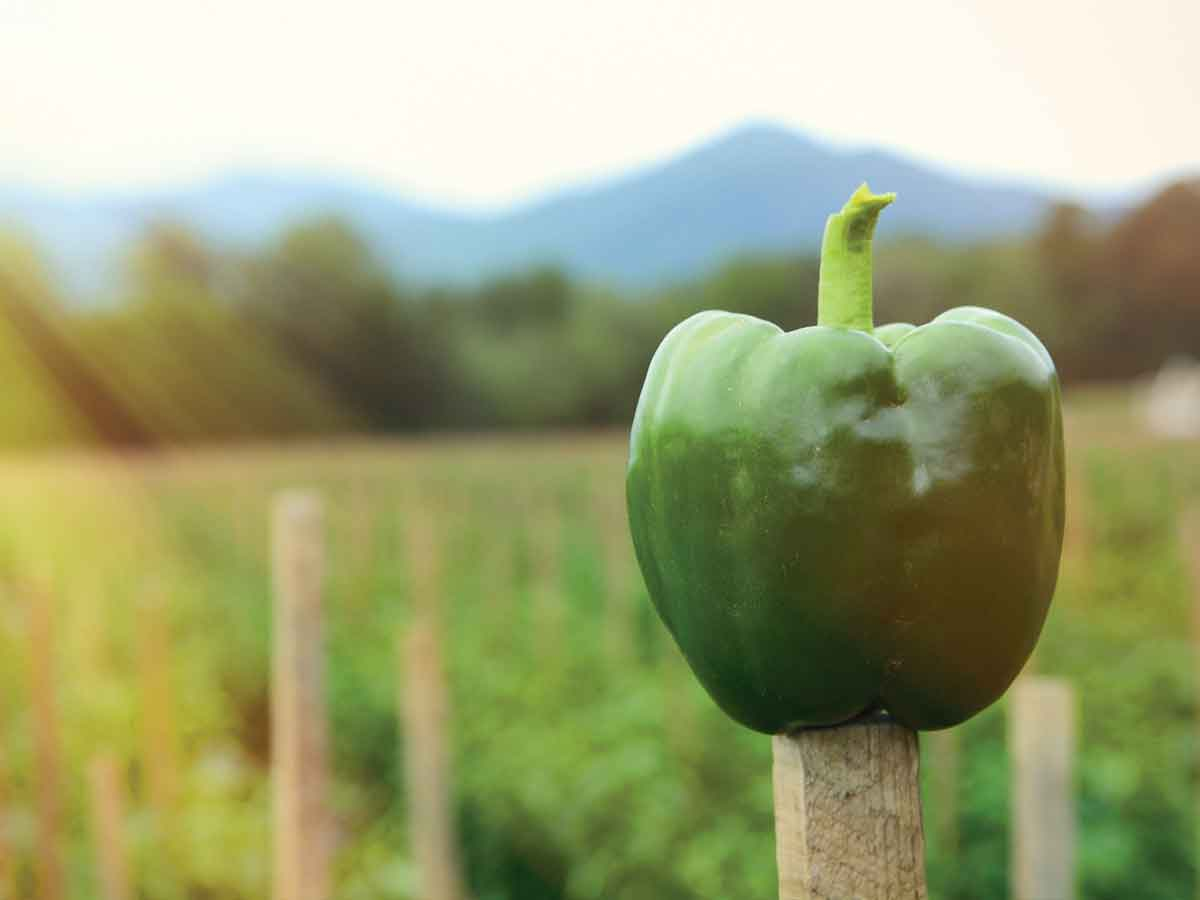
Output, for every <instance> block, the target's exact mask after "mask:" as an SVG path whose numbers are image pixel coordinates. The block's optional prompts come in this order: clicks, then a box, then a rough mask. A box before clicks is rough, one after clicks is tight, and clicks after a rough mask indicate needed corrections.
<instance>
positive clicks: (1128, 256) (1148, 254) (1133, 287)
mask: <svg viewBox="0 0 1200 900" xmlns="http://www.w3.org/2000/svg"><path fill="white" fill-rule="evenodd" d="M1102 259H1103V272H1104V277H1105V278H1106V280H1107V281H1108V283H1109V284H1110V285H1111V286H1112V289H1113V290H1114V292H1115V293H1116V295H1117V298H1118V301H1119V303H1120V308H1121V313H1122V322H1121V327H1120V329H1119V333H1117V334H1114V335H1113V340H1112V341H1111V342H1110V350H1111V351H1112V352H1113V353H1114V354H1115V353H1119V354H1120V358H1121V360H1122V363H1123V365H1122V371H1121V373H1120V374H1136V373H1137V372H1144V371H1147V370H1150V369H1154V368H1157V367H1158V366H1159V365H1160V364H1161V363H1162V362H1163V361H1165V360H1166V359H1167V358H1168V357H1169V356H1171V355H1173V354H1180V353H1188V354H1192V355H1200V178H1195V179H1191V180H1186V181H1179V182H1176V183H1174V184H1171V185H1169V186H1167V187H1166V188H1164V189H1163V190H1162V191H1160V192H1159V193H1158V194H1156V195H1155V196H1153V197H1151V198H1150V200H1148V201H1147V202H1146V203H1145V204H1143V205H1142V206H1140V207H1138V208H1137V209H1134V210H1133V211H1132V212H1130V213H1129V214H1128V215H1126V216H1125V217H1124V218H1123V219H1121V221H1120V222H1118V223H1117V225H1116V227H1115V228H1113V230H1112V232H1111V234H1110V235H1109V236H1108V238H1107V240H1105V242H1104V245H1103V249H1102Z"/></svg>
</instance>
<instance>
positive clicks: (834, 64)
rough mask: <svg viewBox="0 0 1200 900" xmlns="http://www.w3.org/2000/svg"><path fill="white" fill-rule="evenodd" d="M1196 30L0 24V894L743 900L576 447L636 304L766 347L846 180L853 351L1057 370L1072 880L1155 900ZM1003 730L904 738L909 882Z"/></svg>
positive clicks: (593, 442)
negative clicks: (974, 308) (864, 202)
mask: <svg viewBox="0 0 1200 900" xmlns="http://www.w3.org/2000/svg"><path fill="white" fill-rule="evenodd" d="M1197 33H1200V6H1197V5H1196V4H1195V3H1193V2H1186V0H1145V2H1142V3H1139V4H1135V5H1114V4H1101V3H1095V2H1086V0H1068V2H1064V3H1057V4H1044V3H1039V4H1034V3H1027V2H1014V3H1006V4H1003V5H1001V4H990V3H963V2H950V0H946V2H942V0H917V2H913V3H907V4H899V5H898V4H882V3H881V4H878V5H876V4H871V3H860V4H855V5H851V4H844V5H833V4H830V5H826V6H818V7H812V6H810V5H800V4H794V5H793V4H780V3H766V2H745V3H739V4H737V5H736V6H735V5H734V4H724V3H695V2H689V3H683V2H663V3H657V4H654V5H652V6H650V5H647V4H641V3H635V2H627V0H617V2H611V3H607V4H600V5H596V4H590V5H584V4H577V3H573V2H567V3H562V2H560V3H535V2H514V3H507V4H502V5H484V4H474V3H464V2H444V3H440V4H427V3H407V2H404V3H395V4H388V5H383V4H372V3H365V2H355V0H347V2H343V3H339V4H336V5H329V4H319V3H300V2H294V3H277V2H267V0H262V2H239V3H234V2H226V0H215V2H212V3H207V4H189V5H184V4H171V3H149V2H141V0H110V2H108V3H105V4H90V3H85V2H82V0H0V125H2V135H3V137H2V138H0V373H2V375H0V383H2V384H3V394H2V396H3V401H2V402H0V592H2V599H0V648H2V649H0V683H3V684H4V686H5V689H4V690H3V692H0V735H3V738H2V740H0V896H5V897H8V896H11V897H19V898H26V897H30V898H42V900H59V898H67V897H70V898H77V897H78V898H93V897H94V898H101V900H125V898H132V897H139V898H163V900H175V898H206V900H207V898H211V900H217V898H222V900H224V898H230V900H233V898H260V897H267V896H270V895H272V891H274V896H275V897H287V898H288V900H292V898H310V897H311V898H314V900H315V898H319V897H338V898H367V897H371V898H423V900H459V898H463V897H467V896H470V897H475V898H479V900H492V898H494V900H503V898H521V900H568V898H569V900H582V898H631V900H641V898H645V900H668V898H694V897H706V898H707V897H732V896H737V897H744V898H764V900H765V898H770V897H774V896H775V890H776V885H775V877H776V875H775V862H774V855H773V854H774V845H773V840H772V814H771V788H770V749H769V741H768V740H767V739H765V738H763V737H762V736H759V735H755V734H751V733H749V732H745V731H743V730H740V729H739V728H738V727H736V726H734V725H733V724H732V723H730V722H728V721H726V720H725V719H724V718H723V717H722V715H721V714H720V713H718V712H717V711H716V709H715V708H714V707H713V705H712V703H711V702H710V701H709V700H708V699H707V698H706V696H704V694H703V693H702V691H701V690H700V689H699V687H698V686H697V685H696V684H695V683H694V680H693V678H692V677H691V675H690V673H689V672H688V671H687V669H686V666H685V664H684V663H683V662H682V660H681V658H680V657H679V655H678V653H677V651H676V650H675V648H674V646H673V644H672V643H671V642H670V640H669V638H668V636H667V634H666V632H665V630H664V629H663V627H662V626H661V625H660V623H659V622H658V620H657V619H656V618H655V617H654V615H653V613H652V611H651V609H650V606H649V603H648V601H647V598H646V596H645V591H644V588H643V586H642V583H641V579H640V576H639V575H638V573H637V570H636V566H635V564H634V562H633V559H632V551H631V548H630V546H629V541H628V536H627V528H626V524H625V519H624V500H623V465H624V454H625V447H626V438H627V428H628V424H629V421H630V418H631V416H632V411H633V408H634V405H635V403H636V400H637V395H638V391H639V388H640V385H641V380H642V377H643V375H644V373H645V370H646V366H647V363H648V361H649V359H650V356H651V354H652V353H653V351H654V349H655V347H656V346H657V344H658V341H659V340H660V339H661V338H662V336H663V335H664V334H665V333H666V331H667V330H668V329H669V328H670V327H671V326H672V325H673V324H674V323H676V322H677V321H679V320H680V319H682V318H684V317H685V316H687V315H689V314H690V313H692V312H695V311H697V310H700V309H705V308H722V309H728V310H736V311H741V312H746V313H751V314H754V315H757V316H761V317H764V318H767V319H770V320H772V321H775V322H776V323H778V324H779V325H781V326H782V327H784V328H787V329H791V328H797V327H801V326H804V325H808V324H812V323H814V322H815V320H816V289H817V266H818V259H817V251H818V245H819V241H820V237H821V233H822V227H823V223H824V219H825V216H826V215H827V214H829V213H830V212H832V211H834V210H836V209H838V208H840V206H841V205H842V203H843V202H844V201H845V199H846V198H847V197H848V196H849V194H850V193H851V191H853V189H854V188H855V187H856V186H857V185H858V184H859V183H861V182H862V181H864V180H869V181H870V183H871V186H872V188H873V189H875V190H877V191H896V192H897V193H898V195H899V198H898V200H897V202H896V203H895V204H894V205H893V206H892V207H891V208H889V209H888V211H887V212H886V213H885V214H884V216H883V219H882V222H881V225H880V228H879V231H878V234H877V244H876V260H877V263H876V276H875V286H876V287H875V291H876V321H877V322H879V323H882V322H887V321H912V322H918V323H919V322H923V321H926V320H927V319H929V318H931V317H933V316H935V315H936V314H938V313H939V312H941V311H942V310H944V309H947V308H949V307H952V306H959V305H967V304H976V305H981V306H987V307H992V308H995V309H998V310H1001V311H1004V312H1006V313H1009V314H1010V315H1013V316H1015V317H1017V318H1018V319H1020V320H1021V321H1022V322H1024V323H1025V324H1026V325H1028V326H1029V327H1030V328H1032V329H1033V330H1034V331H1035V332H1036V333H1037V334H1038V335H1039V336H1040V337H1041V338H1042V339H1043V341H1044V342H1045V344H1046V345H1047V347H1048V348H1049V349H1050V351H1051V353H1052V355H1053V356H1054V358H1055V360H1056V362H1057V364H1058V366H1059V370H1060V373H1061V375H1062V377H1063V379H1064V383H1065V386H1066V409H1067V441H1068V458H1067V462H1068V476H1069V477H1068V507H1069V511H1068V535H1067V543H1066V549H1065V554H1064V560H1063V567H1062V572H1061V577H1060V583H1059V590H1058V594H1057V597H1056V600H1055V603H1054V606H1053V610H1052V613H1051V616H1050V620H1049V622H1048V624H1047V627H1046V631H1045V633H1044V636H1043V639H1042V643H1041V645H1040V646H1039V649H1038V652H1037V655H1036V657H1035V659H1034V661H1033V662H1032V663H1031V669H1032V670H1034V671H1036V672H1037V673H1038V674H1040V675H1046V676H1053V677H1056V678H1061V679H1064V680H1065V682H1066V683H1067V684H1068V685H1069V686H1070V687H1071V688H1072V690H1073V691H1074V694H1073V696H1074V697H1075V698H1076V701H1075V702H1076V706H1075V716H1076V719H1077V726H1076V735H1075V749H1074V752H1073V756H1072V766H1073V768H1072V770H1071V771H1072V774H1071V776H1070V778H1069V783H1070V785H1071V787H1072V791H1073V795H1072V796H1073V803H1074V810H1075V820H1076V823H1077V839H1076V840H1075V843H1074V846H1075V850H1074V857H1073V859H1074V862H1073V864H1072V865H1073V868H1074V871H1075V873H1076V879H1077V884H1078V896H1080V897H1084V898H1114V900H1115V898H1122V900H1128V898H1131V897H1136V898H1139V900H1157V898H1162V900H1178V898H1182V897H1187V896H1191V895H1193V894H1194V893H1195V892H1196V891H1197V890H1200V883H1198V881H1197V877H1196V871H1197V866H1196V863H1197V860H1198V859H1200V830H1198V828H1197V822H1198V819H1197V811H1198V810H1200V764H1198V754H1200V730H1198V724H1197V723H1198V722H1200V719H1198V716H1200V708H1198V704H1197V697H1198V688H1200V667H1198V664H1197V652H1198V648H1197V646H1196V639H1195V635H1196V634H1200V628H1197V626H1196V625H1195V624H1194V623H1195V622H1196V621H1197V610H1200V514H1196V513H1194V512H1191V511H1193V510H1196V509H1198V508H1200V369H1198V368H1197V363H1196V362H1195V358H1196V357H1197V356H1200V117H1198V116H1197V115H1196V113H1197V112H1198V109H1197V89H1198V87H1200V56H1197V54H1196V53H1195V52H1194V46H1192V45H1193V44H1194V40H1193V39H1194V36H1195V35H1196V34H1197ZM294 488H301V489H305V490H306V491H307V492H308V493H306V494H303V495H296V494H294V493H292V494H281V492H285V491H288V490H289V489H294ZM1188 522H1193V523H1194V525H1193V527H1191V528H1190V529H1189V526H1188ZM318 600H319V602H318ZM273 659H274V661H275V663H274V666H275V667H274V671H273V662H272V661H273ZM280 659H285V660H290V661H291V662H290V663H284V664H281V663H280ZM297 660H298V662H297ZM292 663H294V665H292ZM289 665H290V666H291V668H289ZM283 710H286V711H287V712H286V715H283V714H282V713H281V711H283ZM273 712H274V714H273ZM1008 732H1009V728H1008V725H1007V720H1006V709H1005V704H1004V703H1001V704H999V705H997V706H996V707H995V708H993V709H991V710H988V711H987V712H985V713H984V714H982V715H980V716H979V717H977V718H976V719H974V720H972V721H971V722H969V723H967V724H966V725H964V726H961V727H960V728H957V729H953V730H952V731H950V732H946V733H942V734H939V735H938V736H936V737H931V738H929V739H926V740H925V741H924V743H923V751H922V752H923V757H924V769H923V772H924V775H923V778H924V790H925V802H926V807H925V808H926V830H927V839H928V841H929V872H930V881H931V894H932V896H933V897H934V898H935V900H954V898H995V900H1000V898H1004V897H1007V896H1009V895H1010V889H1011V884H1010V877H1009V872H1010V868H1011V866H1012V865H1013V859H1012V857H1013V846H1014V836H1013V833H1012V829H1011V822H1012V820H1013V816H1012V802H1013V801H1012V799H1011V797H1010V793H1012V791H1011V788H1012V784H1013V779H1014V776H1013V765H1014V763H1013V758H1012V754H1011V753H1010V752H1009V749H1008V740H1007V735H1008ZM296 809H300V810H307V812H304V813H303V814H296V813H295V810H296ZM289 854H290V855H289ZM296 866H300V867H301V868H304V869H305V875H304V877H302V878H300V877H298V876H296ZM308 867H311V869H309V868H308ZM289 878H290V879H291V881H289ZM1037 900H1043V898H1037Z"/></svg>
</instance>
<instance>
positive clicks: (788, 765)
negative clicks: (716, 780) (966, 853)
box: [773, 720, 928, 900]
mask: <svg viewBox="0 0 1200 900" xmlns="http://www.w3.org/2000/svg"><path fill="white" fill-rule="evenodd" d="M773 749H774V754H775V775H774V781H775V854H776V861H777V863H778V866H779V900H924V898H926V897H928V892H927V889H926V886H925V839H924V835H923V832H922V829H921V794H920V787H919V785H918V782H917V773H918V767H919V765H920V756H919V754H918V752H917V734H916V732H915V731H912V730H911V729H908V728H905V727H904V726H902V725H898V724H896V723H894V722H891V721H886V720H864V721H861V722H853V723H850V724H847V725H841V726H838V727H836V728H816V729H808V730H804V731H799V732H797V733H795V734H786V735H776V736H775V738H774V741H773Z"/></svg>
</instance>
